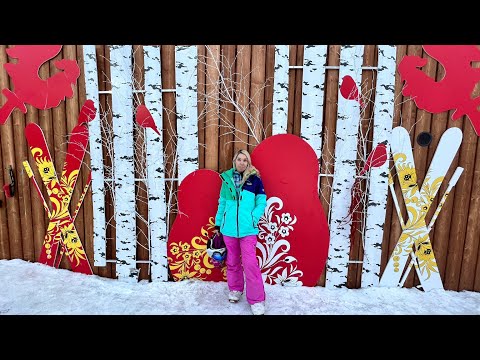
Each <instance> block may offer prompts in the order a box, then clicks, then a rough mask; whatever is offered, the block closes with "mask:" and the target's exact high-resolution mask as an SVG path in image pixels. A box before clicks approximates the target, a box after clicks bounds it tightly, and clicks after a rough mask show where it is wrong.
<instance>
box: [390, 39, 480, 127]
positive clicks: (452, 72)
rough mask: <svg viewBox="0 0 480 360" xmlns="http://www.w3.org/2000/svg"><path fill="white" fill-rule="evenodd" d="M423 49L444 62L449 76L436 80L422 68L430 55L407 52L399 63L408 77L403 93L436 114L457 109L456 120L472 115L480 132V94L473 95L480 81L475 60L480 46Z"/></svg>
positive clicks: (455, 112) (434, 46)
mask: <svg viewBox="0 0 480 360" xmlns="http://www.w3.org/2000/svg"><path fill="white" fill-rule="evenodd" d="M423 49H424V50H425V51H426V52H427V54H428V55H430V56H431V57H432V58H434V59H435V60H437V61H438V62H439V63H441V64H442V65H443V67H444V68H445V76H444V78H443V79H442V80H440V81H438V82H437V81H435V79H432V78H430V77H429V76H427V75H426V74H425V73H424V72H423V71H422V70H420V69H419V68H420V67H422V66H425V65H426V64H427V59H423V58H421V57H418V56H410V55H407V56H405V57H403V59H402V61H401V62H400V64H399V65H398V72H399V73H400V76H401V78H402V80H404V81H405V87H404V88H403V90H402V93H403V95H404V96H412V99H413V101H415V104H416V105H417V107H418V108H420V109H424V110H426V111H428V112H431V113H434V114H435V113H440V112H443V111H447V110H452V109H454V110H455V111H454V112H453V114H452V120H457V119H459V118H460V117H461V116H463V115H468V117H469V118H470V121H471V123H472V125H473V128H474V129H475V132H476V133H477V135H480V112H479V111H478V106H479V105H480V97H476V98H474V99H472V98H471V95H472V92H473V89H474V88H475V85H476V83H477V82H479V81H480V68H473V67H472V61H480V49H478V48H477V47H476V46H475V45H423Z"/></svg>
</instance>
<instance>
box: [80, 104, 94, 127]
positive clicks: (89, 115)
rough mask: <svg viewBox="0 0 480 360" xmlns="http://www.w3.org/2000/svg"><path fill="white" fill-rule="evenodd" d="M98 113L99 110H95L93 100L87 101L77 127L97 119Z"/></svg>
mask: <svg viewBox="0 0 480 360" xmlns="http://www.w3.org/2000/svg"><path fill="white" fill-rule="evenodd" d="M96 113H97V109H96V108H95V105H94V103H93V100H90V99H88V100H87V101H85V104H83V106H82V108H81V109H80V114H79V115H78V121H77V125H81V124H83V123H88V122H90V121H92V120H93V119H95V115H96Z"/></svg>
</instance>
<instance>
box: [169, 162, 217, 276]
mask: <svg viewBox="0 0 480 360" xmlns="http://www.w3.org/2000/svg"><path fill="white" fill-rule="evenodd" d="M221 185H222V180H221V179H220V176H219V175H218V173H217V172H215V171H212V170H206V169H203V170H196V171H194V172H192V173H190V174H189V175H188V176H186V177H185V179H183V181H182V182H181V183H180V186H179V187H178V215H177V217H176V218H175V222H174V223H173V226H172V229H171V231H170V234H169V236H168V242H167V247H168V265H169V267H170V273H171V275H172V276H173V279H174V280H175V281H178V280H183V279H190V278H196V279H201V280H210V281H222V280H226V267H223V268H221V269H219V268H216V267H214V266H213V263H212V259H211V258H210V257H209V256H208V254H207V252H206V249H207V240H208V239H209V238H210V237H211V236H212V235H213V230H214V227H215V214H216V213H217V206H218V196H219V195H220V187H221Z"/></svg>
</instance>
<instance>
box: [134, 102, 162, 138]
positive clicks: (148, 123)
mask: <svg viewBox="0 0 480 360" xmlns="http://www.w3.org/2000/svg"><path fill="white" fill-rule="evenodd" d="M135 120H136V121H137V124H138V125H139V126H140V127H142V128H150V129H152V130H153V131H155V132H156V133H157V134H158V135H160V132H159V131H158V129H157V125H155V120H153V117H152V114H150V111H148V109H147V107H146V106H145V105H139V106H138V107H137V116H136V117H135Z"/></svg>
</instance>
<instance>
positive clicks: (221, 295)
mask: <svg viewBox="0 0 480 360" xmlns="http://www.w3.org/2000/svg"><path fill="white" fill-rule="evenodd" d="M265 291H266V294H267V301H266V315H381V314H383V315H407V314H408V315H435V314H436V315H480V293H478V292H470V291H462V292H455V291H430V292H428V293H425V292H423V291H420V290H417V289H401V288H367V289H335V290H329V289H325V288H324V287H314V288H312V287H282V286H278V285H275V286H273V285H265ZM227 293H228V290H227V284H226V283H225V282H220V283H217V282H204V281H198V280H188V281H181V282H158V283H156V282H153V283H148V282H146V281H142V282H140V283H126V282H122V281H118V280H114V279H107V278H102V277H98V276H96V275H93V276H87V275H83V274H77V273H73V272H71V271H68V270H61V269H54V268H51V267H49V266H45V265H41V264H39V263H29V262H26V261H23V260H18V259H15V260H0V314H2V315H46V314H52V315H70V314H75V315H90V314H94V315H98V314H103V315H146V314H150V315H250V314H251V311H250V307H249V305H248V303H247V302H246V300H245V296H244V297H243V299H242V300H241V301H240V302H239V303H237V304H231V303H229V302H228V301H227ZM72 299H75V301H72Z"/></svg>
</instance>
